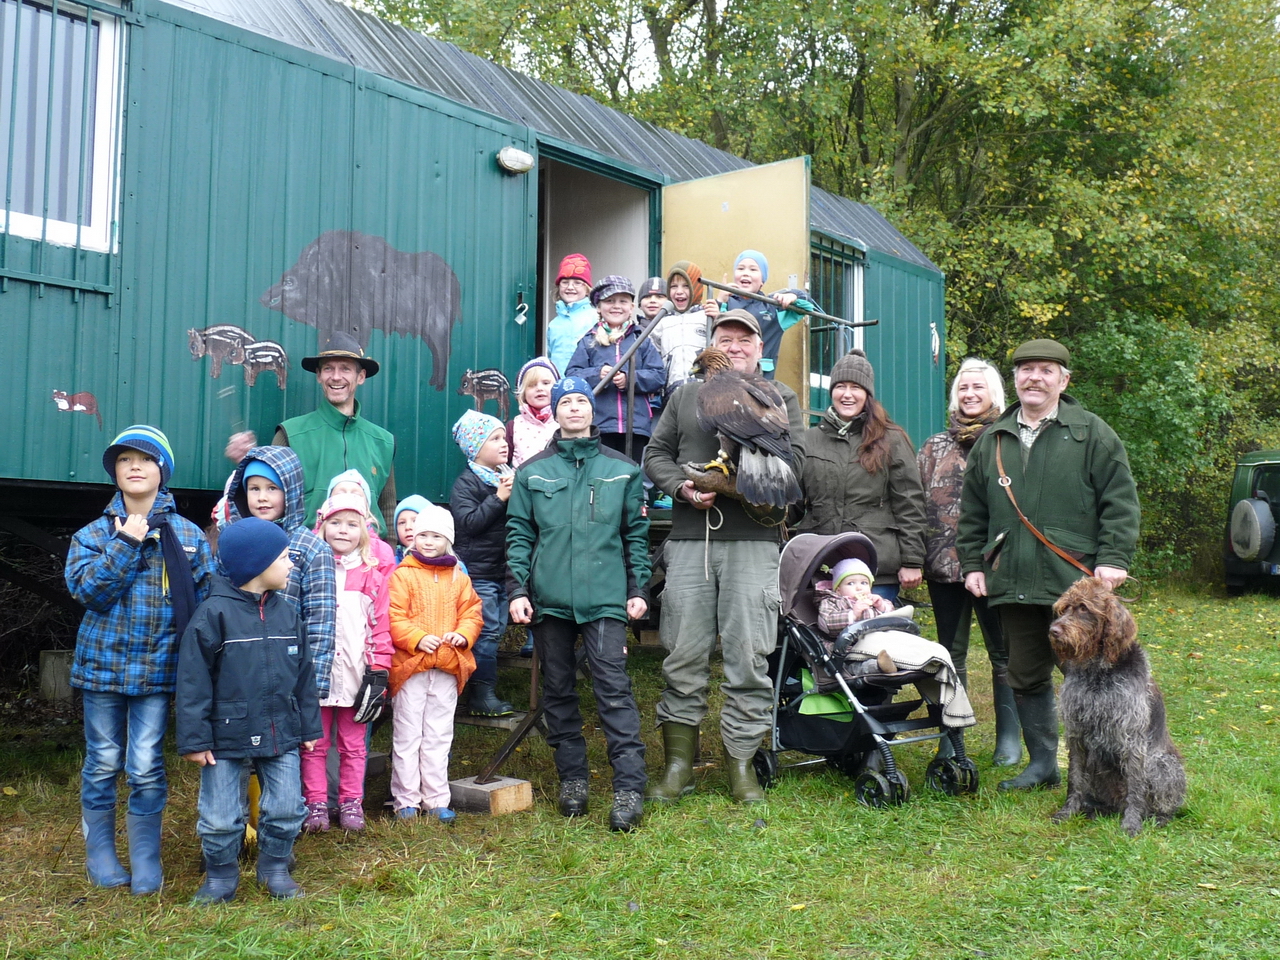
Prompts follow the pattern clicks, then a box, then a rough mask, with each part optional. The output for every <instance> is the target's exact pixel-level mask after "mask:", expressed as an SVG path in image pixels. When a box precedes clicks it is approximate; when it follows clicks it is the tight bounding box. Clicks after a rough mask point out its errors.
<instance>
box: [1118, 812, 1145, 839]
mask: <svg viewBox="0 0 1280 960" xmlns="http://www.w3.org/2000/svg"><path fill="white" fill-rule="evenodd" d="M1120 826H1122V827H1123V828H1124V832H1125V833H1127V834H1128V835H1129V836H1131V837H1136V836H1137V835H1138V834H1140V833H1141V832H1142V816H1141V815H1140V814H1136V813H1131V812H1126V813H1125V815H1124V819H1123V820H1121V821H1120Z"/></svg>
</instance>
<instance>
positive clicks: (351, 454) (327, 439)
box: [226, 332, 396, 529]
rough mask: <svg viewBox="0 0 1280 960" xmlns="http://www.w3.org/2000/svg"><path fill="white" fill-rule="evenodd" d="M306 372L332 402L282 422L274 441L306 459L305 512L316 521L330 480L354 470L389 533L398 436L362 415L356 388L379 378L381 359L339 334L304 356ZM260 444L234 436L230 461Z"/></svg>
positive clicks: (249, 437)
mask: <svg viewBox="0 0 1280 960" xmlns="http://www.w3.org/2000/svg"><path fill="white" fill-rule="evenodd" d="M302 369H303V370H306V371H307V372H308V373H314V374H315V375H316V382H317V383H319V384H320V389H321V390H323V391H324V398H325V400H326V401H327V402H326V403H322V404H321V405H320V406H319V407H318V408H317V409H316V410H314V411H312V412H311V413H307V414H303V415H302V416H300V417H291V418H289V419H288V420H286V421H285V422H284V423H282V424H280V425H279V426H278V427H276V432H275V436H274V437H272V438H271V442H272V444H273V445H275V446H283V447H291V448H293V450H294V452H295V453H297V454H298V459H299V460H301V461H302V472H303V478H304V480H305V484H306V486H305V489H304V495H303V496H304V500H303V509H304V510H305V511H306V516H307V518H308V520H309V521H310V520H313V519H314V518H315V515H316V511H317V510H319V509H320V505H321V504H322V503H324V499H325V493H326V491H327V488H328V485H329V481H330V480H332V479H333V478H334V477H336V476H337V475H338V474H340V473H342V472H343V471H345V470H351V469H355V470H359V471H360V474H361V476H363V477H364V478H365V480H366V481H367V482H368V484H369V489H370V490H371V491H372V492H373V496H374V499H375V500H376V501H377V503H378V508H379V510H380V511H381V513H382V517H383V521H384V523H385V525H386V529H390V526H391V516H392V513H393V512H394V511H395V506H396V478H395V471H394V469H393V467H392V458H393V457H394V456H395V448H396V441H395V437H393V436H392V435H391V434H390V433H389V432H387V431H386V430H384V429H382V427H380V426H378V425H377V424H375V423H371V422H369V421H368V420H365V419H364V418H363V417H361V416H360V401H359V400H357V399H356V388H358V387H359V386H360V384H362V383H364V382H365V380H367V379H368V378H369V377H373V376H376V375H377V373H378V363H377V361H376V360H372V359H370V358H369V357H366V356H365V355H364V350H363V349H361V347H360V344H359V343H357V342H356V339H355V338H354V337H352V336H351V335H350V334H347V333H342V332H338V333H335V334H334V335H333V336H332V337H331V338H330V339H329V342H328V343H326V344H325V345H324V346H323V348H322V349H321V350H320V352H319V354H317V355H316V356H314V357H303V358H302ZM256 443H257V440H256V438H255V437H254V435H253V433H251V432H246V433H237V434H235V435H234V436H232V437H231V440H230V441H229V442H228V443H227V450H226V454H227V458H228V459H230V460H233V461H235V462H236V463H239V462H240V460H241V459H243V457H244V455H245V454H246V453H248V452H249V449H250V448H251V447H253V446H255V445H256Z"/></svg>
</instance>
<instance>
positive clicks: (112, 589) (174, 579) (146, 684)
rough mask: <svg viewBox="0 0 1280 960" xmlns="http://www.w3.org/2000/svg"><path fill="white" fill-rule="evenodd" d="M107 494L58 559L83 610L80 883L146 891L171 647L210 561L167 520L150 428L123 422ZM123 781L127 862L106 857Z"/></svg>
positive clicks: (161, 774)
mask: <svg viewBox="0 0 1280 960" xmlns="http://www.w3.org/2000/svg"><path fill="white" fill-rule="evenodd" d="M102 466H103V469H105V470H106V472H107V476H109V477H110V478H111V480H112V482H113V483H115V485H116V487H117V490H116V493H115V495H114V496H113V497H112V498H111V502H110V503H109V504H108V505H107V508H106V509H105V510H104V511H103V513H102V516H100V517H98V518H97V519H96V520H94V521H93V522H92V523H90V524H89V525H87V526H85V527H82V528H81V529H80V530H78V531H77V532H76V535H75V537H73V538H72V541H71V550H70V552H69V553H68V555H67V566H66V581H67V589H68V590H70V591H71V596H73V597H75V599H76V600H77V601H79V602H80V603H81V604H82V605H83V606H84V608H85V614H84V620H83V621H81V623H80V632H79V634H78V635H77V637H76V652H75V661H74V666H73V667H72V669H71V685H72V686H74V687H79V688H80V689H81V690H82V691H83V693H84V736H85V756H84V767H83V768H82V770H81V774H80V809H81V821H80V826H81V830H82V832H83V833H84V842H85V867H86V868H87V870H88V873H89V880H90V882H91V883H93V884H94V885H95V886H99V887H120V886H124V885H126V884H129V885H130V886H131V887H132V891H133V893H135V894H149V893H157V892H158V891H159V890H160V886H161V884H162V883H163V881H164V874H163V871H162V869H161V865H160V827H161V816H162V814H163V812H164V808H165V804H166V802H167V801H168V797H169V788H168V780H167V778H166V776H165V769H164V756H163V752H162V747H163V744H164V735H165V729H166V727H167V726H168V720H169V698H170V697H172V696H173V692H174V687H175V684H176V680H177V667H178V643H179V640H180V639H181V637H182V632H183V630H185V629H186V626H187V623H188V621H190V619H191V616H192V614H193V613H194V612H195V608H196V604H198V603H200V602H201V601H203V600H204V598H205V597H206V596H208V594H209V587H210V582H211V578H212V577H213V574H214V561H213V553H212V551H211V550H210V549H209V544H208V542H207V541H206V540H205V538H204V535H203V534H202V533H201V532H200V529H199V528H198V527H197V526H196V525H195V524H193V523H192V522H191V521H189V520H187V519H185V518H183V517H180V516H179V515H178V507H177V503H176V502H175V501H174V498H173V494H171V493H170V492H169V489H168V483H169V478H170V477H172V476H173V469H174V459H173V448H172V447H171V446H170V445H169V438H168V437H166V436H165V435H164V434H163V433H162V432H161V431H159V430H158V429H156V428H155V427H151V426H146V425H142V424H139V425H135V426H132V427H129V428H128V429H126V430H125V431H124V432H123V433H121V434H120V435H119V436H118V437H116V438H115V439H114V440H113V441H112V442H111V445H110V446H109V447H107V450H106V452H105V453H104V454H103V457H102ZM122 770H123V771H124V772H125V773H126V774H127V779H128V783H129V802H128V815H127V817H126V822H127V824H128V834H129V866H130V869H128V870H126V869H125V868H124V866H123V865H122V864H121V863H120V860H119V857H118V856H117V854H116V779H117V777H118V776H119V774H120V772H121V771H122Z"/></svg>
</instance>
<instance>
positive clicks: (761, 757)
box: [751, 747, 778, 790]
mask: <svg viewBox="0 0 1280 960" xmlns="http://www.w3.org/2000/svg"><path fill="white" fill-rule="evenodd" d="M751 765H752V766H753V767H754V768H755V771H756V779H757V780H758V781H760V786H761V787H763V788H764V789H765V790H768V789H769V788H770V787H772V786H773V785H774V784H775V783H777V782H778V754H777V753H775V752H774V751H773V750H766V749H765V748H764V747H760V748H759V749H758V750H756V755H755V756H754V757H752V758H751Z"/></svg>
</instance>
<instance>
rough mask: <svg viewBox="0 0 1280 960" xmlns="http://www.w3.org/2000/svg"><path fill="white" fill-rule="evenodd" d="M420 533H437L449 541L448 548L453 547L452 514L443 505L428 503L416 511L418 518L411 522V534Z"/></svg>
mask: <svg viewBox="0 0 1280 960" xmlns="http://www.w3.org/2000/svg"><path fill="white" fill-rule="evenodd" d="M420 533H438V534H440V536H442V537H444V538H445V539H446V540H448V541H449V549H450V550H452V549H453V514H451V513H450V512H449V511H448V510H446V509H445V508H444V507H437V506H436V505H435V504H434V503H432V504H428V505H427V506H426V507H423V508H422V509H421V510H419V511H418V519H417V520H415V521H414V522H413V535H414V536H415V537H416V536H417V535H418V534H420Z"/></svg>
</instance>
